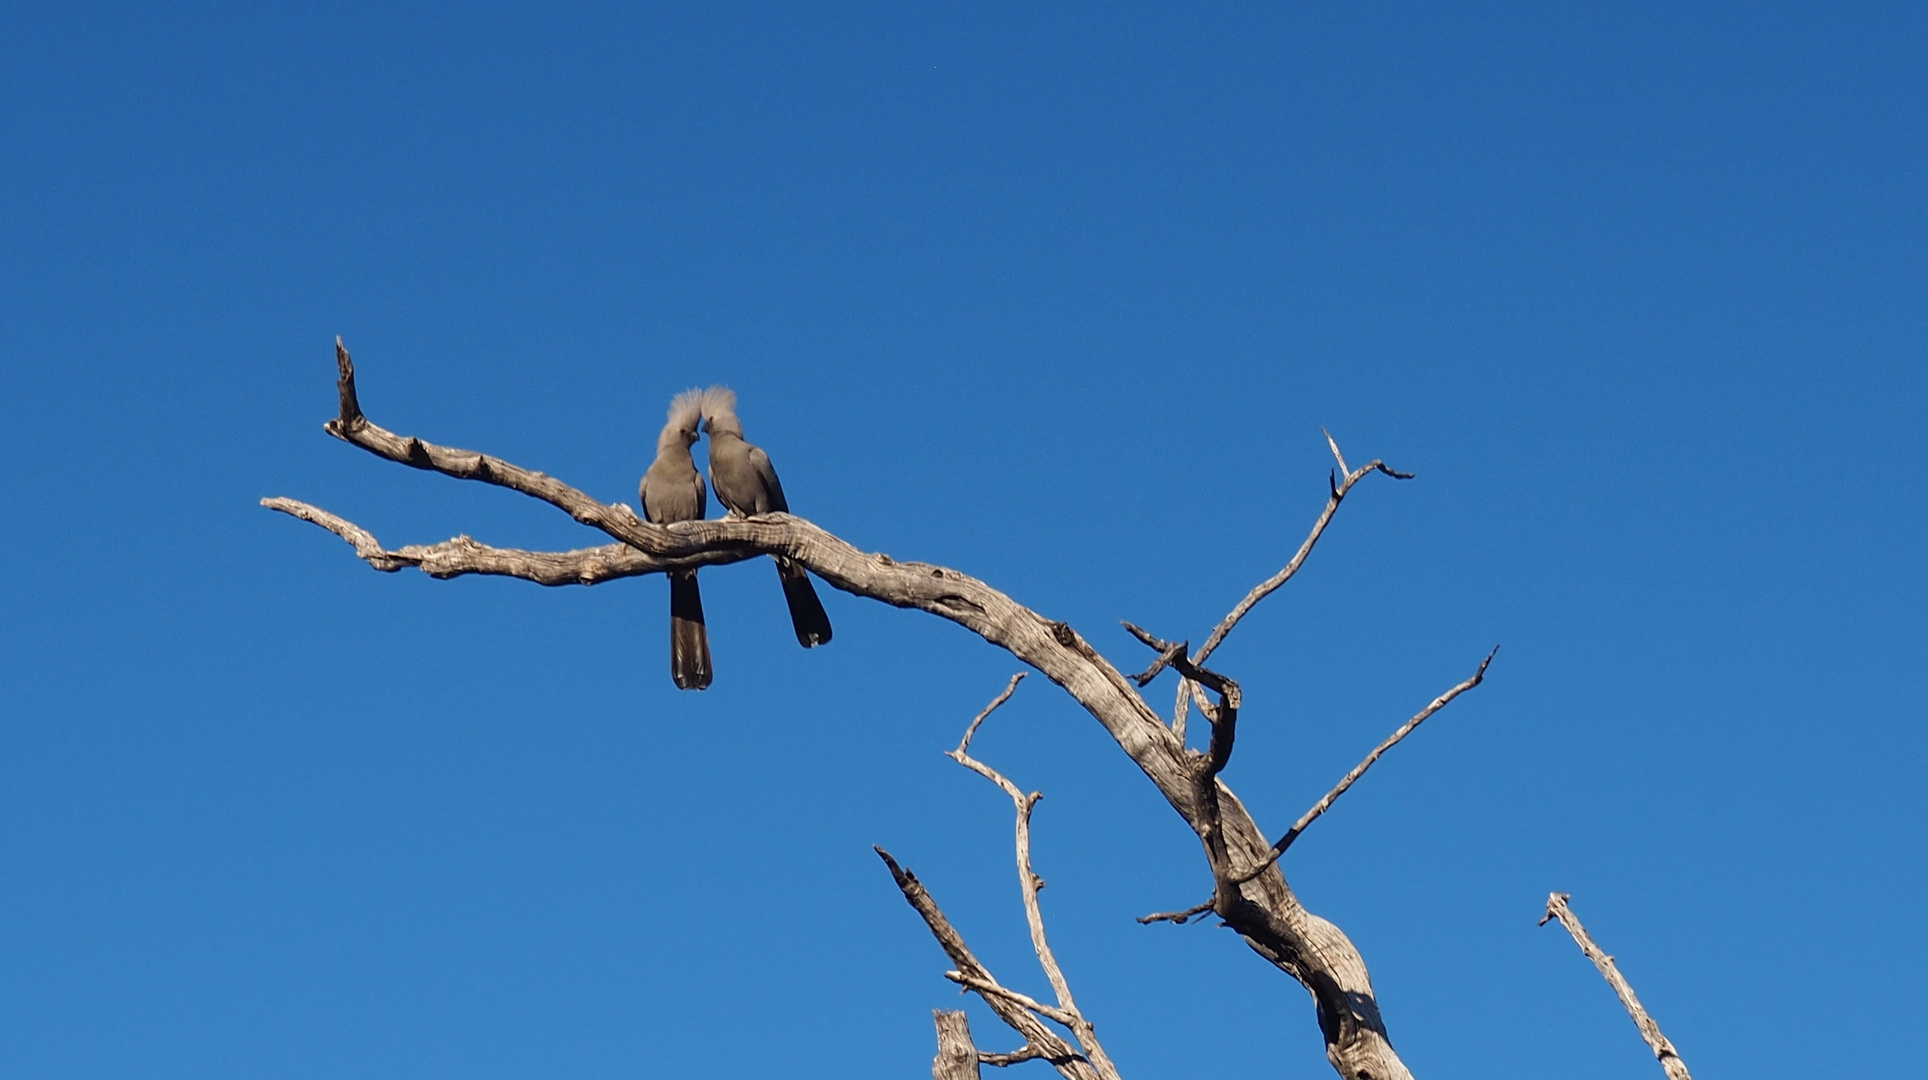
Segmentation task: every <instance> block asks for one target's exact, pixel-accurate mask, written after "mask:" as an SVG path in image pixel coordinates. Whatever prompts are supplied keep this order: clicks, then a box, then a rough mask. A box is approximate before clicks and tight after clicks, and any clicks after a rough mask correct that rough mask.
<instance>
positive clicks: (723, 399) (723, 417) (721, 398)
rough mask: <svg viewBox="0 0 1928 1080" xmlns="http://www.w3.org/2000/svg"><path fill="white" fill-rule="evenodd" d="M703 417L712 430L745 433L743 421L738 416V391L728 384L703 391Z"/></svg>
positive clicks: (736, 433) (739, 434)
mask: <svg viewBox="0 0 1928 1080" xmlns="http://www.w3.org/2000/svg"><path fill="white" fill-rule="evenodd" d="M703 419H704V420H706V421H708V423H709V430H710V431H711V432H716V431H719V430H721V431H727V432H731V433H733V434H735V435H737V436H739V437H740V436H741V435H742V434H743V423H742V421H740V420H738V419H737V418H736V391H734V390H732V389H730V388H729V387H727V386H712V387H710V388H709V389H708V390H705V391H703Z"/></svg>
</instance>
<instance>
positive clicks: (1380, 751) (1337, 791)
mask: <svg viewBox="0 0 1928 1080" xmlns="http://www.w3.org/2000/svg"><path fill="white" fill-rule="evenodd" d="M1499 652H1500V647H1499V646H1498V645H1495V646H1493V651H1492V652H1490V653H1487V654H1486V659H1484V660H1481V661H1480V662H1479V670H1477V671H1475V672H1473V674H1472V676H1471V677H1469V678H1468V679H1467V680H1466V681H1465V682H1462V683H1459V684H1457V685H1455V686H1454V687H1453V688H1452V689H1451V690H1448V691H1446V692H1445V693H1443V694H1441V695H1439V696H1438V697H1436V698H1434V699H1433V700H1432V701H1431V702H1429V703H1428V704H1427V706H1426V707H1425V708H1423V709H1421V710H1419V711H1418V712H1417V713H1415V714H1413V718H1412V719H1410V720H1408V721H1406V722H1405V723H1403V724H1401V725H1399V729H1398V730H1397V731H1394V732H1393V733H1392V734H1391V735H1388V736H1386V741H1385V742H1382V743H1380V744H1379V745H1378V746H1375V747H1373V748H1372V753H1370V754H1367V755H1366V758H1365V760H1364V761H1361V762H1360V763H1359V764H1357V765H1354V766H1353V767H1352V771H1351V772H1348V773H1347V774H1345V775H1344V776H1343V777H1340V778H1339V782H1338V783H1337V784H1334V785H1333V787H1332V790H1331V791H1328V792H1326V793H1325V797H1324V798H1321V799H1320V800H1319V801H1318V802H1316V803H1313V804H1312V809H1310V810H1307V811H1306V812H1305V813H1304V814H1302V815H1300V816H1299V820H1298V821H1295V822H1293V823H1292V827H1291V828H1290V829H1287V830H1286V831H1285V835H1283V836H1281V837H1279V838H1278V840H1277V841H1276V842H1275V843H1273V845H1272V854H1270V855H1267V856H1266V857H1265V862H1263V863H1261V864H1260V865H1258V866H1256V867H1253V868H1252V869H1251V870H1249V871H1247V872H1246V873H1245V874H1244V875H1243V879H1245V880H1249V879H1250V878H1252V877H1256V876H1257V875H1258V874H1259V873H1261V872H1263V871H1264V870H1265V868H1266V867H1268V866H1270V865H1272V864H1273V863H1275V862H1277V861H1278V858H1279V856H1281V855H1283V854H1285V849H1286V848H1289V847H1291V846H1292V841H1294V840H1297V839H1298V838H1299V834H1301V833H1303V832H1305V829H1306V826H1308V825H1310V824H1312V823H1313V822H1314V821H1317V820H1318V819H1319V815H1321V814H1323V813H1325V812H1326V811H1327V810H1330V809H1332V804H1333V803H1334V802H1336V801H1337V800H1338V798H1339V796H1341V795H1344V794H1345V793H1346V789H1347V788H1350V787H1351V786H1352V785H1354V784H1356V783H1358V782H1359V778H1360V777H1362V776H1364V775H1366V770H1367V769H1370V768H1372V765H1373V762H1375V761H1378V760H1379V759H1380V758H1381V757H1383V756H1384V755H1385V753H1386V751H1388V750H1391V749H1392V748H1393V747H1395V746H1398V745H1399V742H1400V740H1401V739H1404V738H1405V737H1406V736H1408V735H1411V734H1412V733H1413V729H1415V728H1417V727H1418V726H1419V725H1421V724H1423V723H1425V722H1426V718H1427V717H1429V716H1431V715H1433V714H1434V713H1436V712H1438V711H1439V710H1441V709H1443V708H1445V707H1446V706H1448V705H1450V704H1452V702H1453V699H1454V698H1456V697H1458V696H1460V695H1461V694H1464V693H1465V692H1466V691H1468V690H1471V689H1472V688H1473V687H1475V686H1478V685H1479V684H1480V683H1482V682H1484V681H1485V680H1486V668H1487V666H1488V665H1490V664H1491V663H1492V662H1493V657H1495V656H1498V655H1499Z"/></svg>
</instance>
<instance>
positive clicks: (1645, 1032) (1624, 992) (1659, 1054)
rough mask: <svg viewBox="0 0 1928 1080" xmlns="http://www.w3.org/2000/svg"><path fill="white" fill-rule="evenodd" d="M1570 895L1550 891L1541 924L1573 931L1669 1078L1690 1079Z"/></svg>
mask: <svg viewBox="0 0 1928 1080" xmlns="http://www.w3.org/2000/svg"><path fill="white" fill-rule="evenodd" d="M1569 899H1570V897H1569V896H1568V895H1567V894H1566V893H1561V892H1556V893H1553V894H1551V895H1549V896H1548V897H1547V898H1546V914H1545V915H1543V916H1541V918H1540V925H1541V926H1545V925H1546V924H1547V920H1549V919H1558V920H1560V925H1561V926H1564V927H1566V929H1567V933H1569V934H1572V935H1573V941H1574V943H1575V944H1576V945H1579V946H1580V951H1581V952H1583V953H1585V954H1586V957H1587V959H1589V960H1591V961H1593V966H1594V967H1596V968H1599V969H1600V974H1601V975H1603V976H1605V977H1606V980H1607V985H1608V986H1611V987H1613V992H1614V994H1616V995H1617V996H1618V997H1619V998H1620V1004H1621V1005H1623V1006H1625V1007H1626V1010H1627V1015H1629V1016H1631V1017H1633V1023H1634V1026H1635V1027H1637V1028H1639V1029H1640V1037H1641V1038H1643V1039H1645V1040H1647V1046H1648V1048H1649V1049H1651V1050H1653V1052H1654V1058H1655V1059H1656V1060H1658V1061H1659V1062H1660V1067H1661V1068H1662V1069H1665V1070H1666V1072H1667V1077H1668V1080H1693V1078H1692V1077H1691V1076H1689V1075H1688V1074H1687V1063H1686V1062H1684V1061H1682V1060H1680V1053H1679V1052H1678V1051H1676V1050H1675V1049H1674V1044H1673V1043H1672V1042H1669V1041H1668V1039H1667V1036H1665V1035H1662V1034H1661V1033H1660V1025H1659V1024H1656V1023H1654V1018H1653V1017H1651V1016H1648V1015H1647V1010H1646V1009H1645V1008H1643V1007H1641V1004H1640V999H1639V998H1638V997H1636V996H1634V992H1633V984H1632V983H1629V982H1628V981H1627V977H1626V976H1624V975H1622V974H1620V967H1619V965H1617V964H1615V963H1614V962H1613V957H1611V956H1608V955H1607V954H1606V953H1605V952H1604V951H1602V950H1601V948H1600V946H1598V945H1595V944H1594V943H1593V937H1592V936H1591V935H1589V934H1588V933H1587V928H1586V927H1584V926H1581V925H1580V917H1579V916H1578V915H1575V914H1574V913H1573V908H1571V907H1570V906H1568V904H1567V901H1568V900H1569Z"/></svg>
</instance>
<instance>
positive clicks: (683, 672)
mask: <svg viewBox="0 0 1928 1080" xmlns="http://www.w3.org/2000/svg"><path fill="white" fill-rule="evenodd" d="M669 675H670V678H672V679H674V680H676V685H677V687H678V688H679V689H682V690H702V689H705V688H706V687H708V686H709V685H710V678H711V676H712V675H713V672H712V671H711V669H710V632H709V628H708V627H706V626H704V625H703V594H702V593H701V592H699V591H697V588H696V573H695V571H691V572H689V573H687V574H671V575H670V576H669Z"/></svg>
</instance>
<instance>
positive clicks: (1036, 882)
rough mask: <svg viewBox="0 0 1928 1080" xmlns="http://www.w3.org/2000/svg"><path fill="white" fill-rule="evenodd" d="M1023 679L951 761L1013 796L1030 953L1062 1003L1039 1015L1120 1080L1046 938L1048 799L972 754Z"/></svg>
mask: <svg viewBox="0 0 1928 1080" xmlns="http://www.w3.org/2000/svg"><path fill="white" fill-rule="evenodd" d="M1023 678H1024V673H1023V672H1019V673H1018V674H1016V675H1013V676H1011V682H1010V684H1009V685H1007V686H1006V687H1005V688H1004V692H1003V693H1001V694H999V695H998V696H997V697H996V698H995V699H993V700H992V702H991V703H990V704H989V705H987V706H985V707H984V711H983V712H981V713H978V714H977V718H976V719H975V720H972V721H971V726H970V727H968V728H966V729H965V730H964V738H963V739H962V740H960V741H959V742H958V744H957V749H955V750H952V751H950V752H949V753H948V755H947V756H948V757H950V759H951V760H953V761H955V762H957V763H958V764H959V765H962V766H964V767H965V768H967V769H969V770H971V771H972V772H974V773H976V774H978V775H979V776H982V777H983V778H985V779H986V780H989V781H990V782H991V783H993V784H996V785H997V786H998V789H999V790H1000V791H1003V792H1004V793H1005V794H1006V795H1008V796H1010V798H1011V805H1012V806H1013V807H1014V808H1015V809H1016V811H1017V815H1016V816H1017V827H1016V846H1017V868H1018V890H1019V892H1020V893H1021V894H1022V895H1023V897H1024V920H1025V922H1026V923H1027V924H1028V925H1029V926H1030V928H1031V949H1032V951H1033V952H1035V953H1037V955H1038V966H1039V967H1041V968H1043V969H1044V977H1045V979H1046V980H1048V981H1049V982H1050V983H1051V991H1052V993H1054V994H1056V995H1057V998H1058V1005H1057V1008H1058V1011H1057V1012H1056V1013H1051V1012H1044V1011H1042V1010H1038V1011H1039V1012H1040V1015H1043V1016H1049V1017H1050V1018H1051V1019H1053V1020H1057V1021H1058V1022H1060V1023H1062V1024H1064V1025H1065V1026H1066V1027H1068V1028H1070V1029H1071V1033H1072V1035H1073V1036H1074V1037H1076V1038H1077V1040H1078V1045H1079V1047H1081V1048H1082V1049H1083V1050H1084V1053H1085V1057H1086V1059H1087V1060H1089V1061H1090V1062H1091V1065H1092V1067H1093V1068H1095V1069H1096V1070H1098V1074H1099V1075H1100V1076H1102V1077H1105V1078H1106V1080H1118V1070H1117V1068H1116V1067H1115V1066H1113V1065H1112V1063H1111V1058H1110V1056H1109V1055H1107V1054H1106V1053H1105V1049H1104V1047H1103V1046H1102V1045H1101V1044H1100V1043H1099V1042H1098V1034H1097V1032H1096V1031H1095V1030H1094V1029H1093V1027H1092V1024H1091V1021H1090V1020H1088V1019H1086V1017H1085V1015H1084V1013H1083V1012H1082V1011H1081V1010H1079V1008H1078V1002H1077V1000H1076V999H1075V998H1073V997H1072V995H1071V983H1070V981H1069V980H1067V979H1066V978H1065V977H1064V969H1063V968H1061V967H1059V966H1058V958H1057V956H1056V954H1054V953H1053V952H1052V951H1051V943H1050V941H1049V940H1048V939H1047V938H1046V936H1045V932H1044V912H1043V909H1041V908H1040V907H1039V906H1038V890H1039V889H1042V888H1044V879H1043V878H1041V877H1039V876H1038V874H1037V871H1036V870H1034V869H1033V868H1032V865H1031V813H1032V811H1034V810H1036V809H1037V806H1038V800H1039V799H1042V798H1044V793H1043V792H1042V791H1033V792H1031V793H1030V794H1029V795H1027V794H1025V793H1024V791H1023V790H1022V789H1021V788H1019V787H1018V786H1017V785H1016V784H1014V783H1012V782H1011V781H1010V780H1009V779H1008V778H1007V777H1006V776H1005V775H1004V774H1003V773H1001V772H999V771H997V770H996V769H994V768H992V767H991V766H989V765H986V764H985V763H984V762H982V761H979V760H978V759H976V758H974V757H972V756H971V754H970V749H971V738H972V736H974V735H976V734H977V729H978V728H979V727H980V726H981V725H983V723H984V720H985V718H986V717H988V716H990V715H991V714H992V713H993V712H996V711H997V708H998V706H1000V705H1003V704H1004V703H1005V702H1007V701H1009V700H1011V695H1012V694H1013V693H1014V692H1016V690H1017V688H1018V682H1019V680H1021V679H1023Z"/></svg>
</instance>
